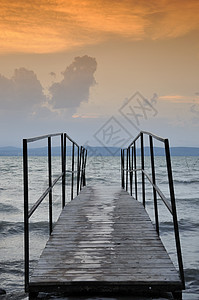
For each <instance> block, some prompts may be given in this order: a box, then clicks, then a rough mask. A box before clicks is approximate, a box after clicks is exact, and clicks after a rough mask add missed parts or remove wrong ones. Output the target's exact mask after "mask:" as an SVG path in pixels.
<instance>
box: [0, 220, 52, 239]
mask: <svg viewBox="0 0 199 300" xmlns="http://www.w3.org/2000/svg"><path fill="white" fill-rule="evenodd" d="M29 230H30V232H34V233H37V234H42V235H43V234H46V233H48V231H49V223H48V222H46V221H41V222H34V223H33V222H31V223H29ZM23 232H24V223H23V222H7V221H0V235H3V236H8V235H19V234H23Z"/></svg>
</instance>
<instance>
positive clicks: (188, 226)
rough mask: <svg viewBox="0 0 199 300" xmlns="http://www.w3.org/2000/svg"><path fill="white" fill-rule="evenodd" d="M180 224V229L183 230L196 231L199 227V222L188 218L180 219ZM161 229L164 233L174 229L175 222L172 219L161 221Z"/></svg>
mask: <svg viewBox="0 0 199 300" xmlns="http://www.w3.org/2000/svg"><path fill="white" fill-rule="evenodd" d="M178 226H179V230H180V231H183V232H186V231H196V230H198V228H199V223H198V222H194V221H191V220H187V219H180V220H179V221H178ZM160 231H161V233H163V234H164V233H168V232H171V231H173V222H172V221H165V222H161V224H160Z"/></svg>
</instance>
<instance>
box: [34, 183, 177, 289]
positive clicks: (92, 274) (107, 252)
mask: <svg viewBox="0 0 199 300" xmlns="http://www.w3.org/2000/svg"><path fill="white" fill-rule="evenodd" d="M77 282H78V287H79V290H80V291H81V289H82V288H86V287H87V289H92V288H93V289H96V288H97V289H98V290H102V289H103V288H105V287H106V286H108V287H109V289H113V290H114V289H115V288H116V286H117V288H121V289H122V288H123V287H125V286H126V288H127V287H128V288H131V289H136V291H138V290H139V289H140V290H145V289H146V290H148V289H149V287H151V286H153V287H154V288H156V289H157V290H158V289H163V290H164V291H175V290H176V291H177V290H181V289H182V285H181V281H180V278H179V275H178V272H177V271H176V269H175V267H174V266H173V264H172V262H171V260H170V258H169V256H168V254H167V252H166V250H165V248H164V246H163V244H162V242H161V240H160V238H159V237H158V235H157V233H156V231H155V229H154V226H153V225H152V223H151V221H150V219H149V217H148V215H147V212H146V211H145V210H144V208H143V206H142V204H140V203H139V202H138V201H136V200H135V199H133V198H132V197H130V196H129V194H128V193H127V192H125V191H124V190H120V189H118V188H114V187H104V186H103V187H101V188H99V187H85V188H83V190H82V191H81V193H80V195H78V197H76V198H75V199H74V200H72V201H71V202H70V203H68V204H67V205H66V207H65V208H64V210H63V211H62V213H61V215H60V217H59V220H58V222H57V224H56V226H55V228H54V230H53V233H52V236H51V237H50V239H49V241H48V242H47V245H46V247H45V249H44V251H43V252H42V255H41V257H40V260H39V262H38V265H37V267H36V268H35V270H34V272H33V275H32V276H31V280H30V288H29V290H30V292H34V291H46V292H48V291H52V290H54V291H57V289H58V287H59V288H60V287H61V289H62V290H63V291H67V292H70V291H73V287H74V286H76V284H77ZM76 289H77V286H76Z"/></svg>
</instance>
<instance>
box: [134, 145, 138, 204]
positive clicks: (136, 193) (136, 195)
mask: <svg viewBox="0 0 199 300" xmlns="http://www.w3.org/2000/svg"><path fill="white" fill-rule="evenodd" d="M133 150H134V151H133V152H134V153H133V155H134V168H135V199H136V200H138V185H137V171H136V169H137V161H136V160H137V157H136V143H135V142H134V143H133Z"/></svg>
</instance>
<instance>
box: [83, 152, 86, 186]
mask: <svg viewBox="0 0 199 300" xmlns="http://www.w3.org/2000/svg"><path fill="white" fill-rule="evenodd" d="M86 160H87V150H85V156H84V170H83V174H84V176H83V186H85V185H86Z"/></svg>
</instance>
